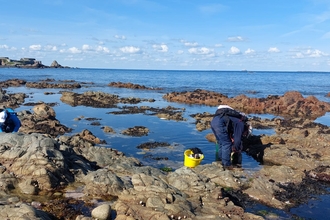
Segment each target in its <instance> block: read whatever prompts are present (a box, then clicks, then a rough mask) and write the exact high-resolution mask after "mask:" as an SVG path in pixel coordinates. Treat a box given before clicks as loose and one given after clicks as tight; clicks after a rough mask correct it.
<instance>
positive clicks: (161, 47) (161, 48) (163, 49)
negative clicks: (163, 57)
mask: <svg viewBox="0 0 330 220" xmlns="http://www.w3.org/2000/svg"><path fill="white" fill-rule="evenodd" d="M152 47H153V48H154V49H155V50H157V51H159V52H167V51H168V46H167V45H166V44H160V45H157V44H154V45H152Z"/></svg>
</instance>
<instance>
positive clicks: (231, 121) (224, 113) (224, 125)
mask: <svg viewBox="0 0 330 220" xmlns="http://www.w3.org/2000/svg"><path fill="white" fill-rule="evenodd" d="M246 121H247V117H246V116H245V115H244V114H243V113H240V112H238V111H235V110H234V109H233V108H232V107H230V106H228V105H220V106H219V107H218V109H217V111H216V113H215V115H214V117H213V119H212V121H211V129H212V131H213V133H214V135H215V137H216V140H217V144H218V146H219V151H218V158H219V159H220V160H221V162H222V165H223V166H224V168H225V169H228V170H230V169H233V165H235V166H237V167H241V166H242V154H241V152H242V150H243V145H242V137H243V136H247V135H248V133H249V131H250V129H251V127H250V126H249V125H248V124H247V123H246ZM234 163H235V164H234Z"/></svg>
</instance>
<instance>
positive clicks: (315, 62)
mask: <svg viewBox="0 0 330 220" xmlns="http://www.w3.org/2000/svg"><path fill="white" fill-rule="evenodd" d="M0 5H1V13H0V57H1V56H5V57H9V58H11V59H20V58H22V57H31V58H36V59H37V60H40V61H42V63H43V64H45V65H50V64H51V62H52V61H53V60H56V61H57V62H58V63H60V64H61V65H64V66H71V67H80V68H114V69H171V70H243V69H247V70H256V71H257V70H267V71H272V70H274V71H330V1H329V0H227V1H224V0H223V1H220V0H157V1H156V0H107V1H106V0H102V1H101V0H93V1H92V0H79V1H78V0H37V1H29V0H15V1H8V0H6V1H5V0H0Z"/></svg>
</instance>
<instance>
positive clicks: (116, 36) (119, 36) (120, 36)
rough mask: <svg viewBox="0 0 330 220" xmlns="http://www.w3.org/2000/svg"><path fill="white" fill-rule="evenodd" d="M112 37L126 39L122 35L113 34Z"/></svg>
mask: <svg viewBox="0 0 330 220" xmlns="http://www.w3.org/2000/svg"><path fill="white" fill-rule="evenodd" d="M114 38H116V39H120V40H126V37H125V36H124V35H117V34H116V35H115V36H114Z"/></svg>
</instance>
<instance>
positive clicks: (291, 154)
mask: <svg viewBox="0 0 330 220" xmlns="http://www.w3.org/2000/svg"><path fill="white" fill-rule="evenodd" d="M74 83H75V82H71V84H74ZM13 85H14V84H13ZM15 85H16V84H15ZM24 85H25V84H24V83H23V84H21V85H20V86H24ZM33 85H39V84H38V83H35V84H33ZM42 85H46V84H44V83H43V84H42ZM55 85H56V86H57V87H58V88H61V87H62V86H61V84H58V83H54V84H53V86H55ZM47 86H48V84H47V85H46V88H48V87H47ZM63 86H64V85H63ZM65 86H67V85H65ZM139 88H144V87H139ZM44 89H45V88H44ZM68 89H69V88H68ZM125 89H127V88H122V90H121V91H125ZM42 91H47V90H42ZM174 93H175V92H174ZM182 94H183V95H186V94H187V93H177V95H178V96H177V97H178V98H180V95H182ZM66 95H69V94H66ZM66 95H65V96H64V95H63V96H62V97H63V98H62V99H63V101H62V102H63V103H66V104H68V105H70V106H71V105H72V106H75V107H77V106H82V108H84V107H85V108H86V109H88V107H89V105H87V104H88V103H94V104H95V106H93V108H100V107H102V105H100V106H98V105H97V103H99V104H100V103H102V102H103V101H106V102H107V100H108V99H105V98H104V97H106V96H105V95H107V94H103V93H96V92H90V93H86V94H85V96H80V95H79V94H76V93H72V97H75V99H72V98H70V97H71V96H66ZM172 95H173V94H171V93H170V94H168V96H172ZM197 95H198V94H195V95H194V97H196V98H198V96H197ZM9 97H10V96H9ZM64 97H65V100H72V101H73V102H72V103H71V102H68V101H65V100H64ZM97 97H99V99H94V98H97ZM120 98H121V97H120ZM273 98H274V100H273V102H274V103H273V106H276V105H278V104H277V102H276V99H275V98H276V97H273ZM279 98H282V99H285V97H284V96H283V97H279ZM83 100H85V101H87V103H86V104H84V102H83ZM124 100H125V99H123V101H124ZM130 100H131V101H136V100H138V99H130ZM198 100H199V99H198ZM231 100H232V101H235V98H233V99H231ZM288 100H294V101H292V102H290V103H291V104H290V108H289V109H298V110H301V109H302V110H303V109H306V106H305V107H304V105H302V103H308V100H309V99H305V98H303V99H301V97H300V95H298V94H296V96H290V98H289V99H288ZM190 101H191V99H190ZM259 101H265V100H262V99H261V100H259ZM312 101H315V100H312ZM125 102H126V101H125ZM236 102H237V103H239V102H240V101H239V100H236ZM169 103H173V102H169ZM283 103H285V102H283ZM298 103H300V104H299V106H300V107H298V108H293V106H295V105H297V104H298ZM18 104H19V103H18ZM31 104H33V103H31ZM49 104H50V103H49ZM136 104H138V103H136ZM136 104H133V105H136ZM150 105H151V104H150ZM259 105H260V103H259ZM318 105H319V104H315V103H314V104H312V103H310V106H318ZM33 106H36V107H38V108H40V104H38V103H34V104H33ZM46 106H47V105H46ZM46 106H45V108H46ZM47 108H49V107H47ZM119 109H120V108H119ZM127 109H128V108H122V109H121V111H122V112H125V111H127ZM134 109H136V108H134ZM270 109H271V108H270ZM148 110H149V109H148ZM38 112H40V113H41V112H44V111H36V110H35V109H34V111H33V113H32V114H27V113H24V112H22V115H21V117H22V121H24V122H25V123H26V124H24V125H23V128H25V129H26V130H24V129H23V128H22V129H23V130H22V132H23V133H24V137H25V138H27V139H28V138H30V136H31V137H33V135H32V134H30V132H31V128H35V129H36V128H38V127H39V126H38V125H37V124H35V125H33V124H32V125H31V124H30V123H31V122H34V121H35V122H37V121H38V120H40V119H38V118H39V117H40V116H39V115H38V114H37V113H38ZM58 113H59V112H57V114H58ZM86 114H87V112H85V114H84V115H86ZM126 114H133V112H131V113H129V112H126ZM301 115H306V114H301ZM33 117H35V119H34V118H33ZM95 117H96V119H95V120H96V121H97V118H98V117H99V116H96V115H95ZM146 117H155V116H152V114H149V115H147V116H146ZM161 117H163V115H162V116H161ZM209 117H210V116H209V115H207V114H205V115H204V114H200V115H196V121H199V122H204V124H205V128H207V122H208V120H209V119H208V118H209ZM42 118H43V120H47V118H49V117H45V116H43V117H42ZM36 119H38V120H36ZM71 120H72V119H71ZM301 120H303V122H302V121H301ZM153 121H157V118H154V119H153ZM40 122H42V123H43V124H45V122H44V121H40ZM252 122H253V123H254V127H255V128H258V127H272V128H274V129H275V130H276V131H277V132H276V134H275V135H266V136H256V137H254V138H255V139H252V140H251V143H250V144H248V145H251V146H252V147H251V146H250V148H249V149H246V150H247V152H249V153H250V154H253V153H254V154H255V155H256V156H258V155H259V156H260V155H262V156H263V157H264V158H263V159H264V160H265V161H268V163H270V164H273V163H274V164H276V166H271V167H263V168H262V169H261V170H260V171H256V172H255V173H253V175H252V176H250V174H248V173H246V172H245V171H244V170H235V171H233V172H229V171H226V170H223V169H222V167H221V165H220V164H216V163H209V164H202V165H200V166H198V167H196V169H193V170H190V169H186V168H185V167H181V168H179V169H177V170H175V171H173V172H170V173H168V174H166V175H165V174H164V173H159V172H160V171H159V169H155V168H152V167H149V166H141V165H138V164H139V162H137V161H136V160H135V162H134V164H135V165H132V164H131V162H129V163H128V161H126V162H124V161H122V162H123V163H119V162H118V160H124V158H121V157H118V156H119V155H122V153H121V152H119V151H118V149H111V150H109V152H116V154H117V156H116V155H112V154H109V152H108V151H106V150H105V149H103V148H102V146H104V144H101V145H99V143H100V142H97V141H101V140H100V138H98V137H96V136H95V135H94V137H93V134H91V133H90V132H88V131H84V132H81V133H79V134H78V135H77V134H75V135H72V136H70V137H65V136H64V135H63V136H62V135H60V137H59V139H54V140H55V141H60V142H59V144H62V151H60V153H61V154H63V155H65V157H68V156H69V158H70V156H77V155H81V156H83V157H84V158H87V161H81V164H84V166H85V167H88V165H87V164H88V163H92V164H95V163H96V165H97V166H96V167H89V168H88V169H90V170H89V172H90V176H92V175H95V178H96V177H97V176H99V174H102V175H104V176H107V175H109V171H111V172H112V173H113V174H114V175H115V176H113V178H115V179H118V178H119V179H120V180H121V181H122V182H123V183H125V184H127V185H125V190H124V189H123V188H120V190H118V189H116V188H111V187H109V186H108V185H109V183H108V185H107V186H104V185H103V184H104V183H101V182H94V183H90V182H88V183H87V182H85V181H87V180H86V179H85V180H84V178H83V176H84V175H83V174H82V173H81V172H82V171H84V170H82V168H75V169H73V168H72V167H71V169H73V170H75V172H78V173H79V174H80V175H82V176H79V178H78V176H76V178H77V180H79V181H82V182H84V183H85V185H86V186H87V188H85V190H86V191H84V194H87V193H88V194H89V195H94V198H95V197H99V196H101V195H108V196H114V195H115V196H118V197H119V199H118V200H116V201H115V203H114V204H113V202H111V204H113V205H112V208H113V209H114V210H116V212H117V216H124V215H126V214H131V215H133V216H138V214H137V213H140V212H139V211H138V210H141V211H144V212H143V213H144V216H145V217H146V216H148V214H147V212H152V213H154V214H160V213H163V212H161V211H158V212H154V211H153V208H155V207H154V205H153V203H152V201H150V200H148V199H149V198H152V199H154V198H156V199H158V198H159V199H160V200H162V199H164V198H165V195H161V196H159V195H158V196H156V195H154V194H152V190H153V187H152V186H153V183H152V182H150V185H146V186H143V187H144V189H145V190H146V191H143V192H144V194H145V195H141V194H140V191H139V189H140V187H141V186H140V185H139V183H140V180H141V181H142V182H144V183H146V182H148V179H150V178H151V179H156V180H157V182H161V180H166V181H165V183H162V184H166V185H162V186H159V187H158V188H159V190H163V189H164V188H165V189H166V187H168V188H169V189H171V190H174V191H167V193H168V194H171V195H172V196H173V197H177V196H178V195H179V194H180V195H182V194H183V193H185V194H187V195H189V196H190V199H187V198H185V201H187V202H190V203H191V204H195V205H197V206H199V205H201V204H200V202H198V201H195V200H194V199H193V198H194V196H196V195H197V194H198V195H202V200H203V203H204V205H203V206H204V208H205V209H210V208H212V207H213V208H215V207H217V210H226V209H230V207H231V208H233V209H230V210H232V211H233V210H236V211H237V213H240V214H238V216H241V217H242V215H249V214H248V213H244V212H242V209H240V208H239V206H238V205H236V204H234V203H230V201H231V200H230V198H232V197H230V196H229V195H232V196H233V195H235V196H239V191H241V190H242V189H243V192H244V193H246V194H248V195H250V196H252V197H254V198H258V199H259V200H260V201H262V202H264V203H269V205H270V206H274V207H277V208H280V209H285V207H287V206H290V205H294V204H285V201H286V199H289V197H288V196H289V195H286V194H285V193H287V192H289V191H290V192H295V193H299V192H296V191H297V190H300V191H301V189H302V188H303V186H306V185H303V184H300V183H302V179H303V178H309V177H313V179H315V178H324V177H326V176H327V175H328V173H327V171H326V170H321V169H320V168H319V167H320V162H319V161H320V159H321V158H326V157H327V156H328V153H327V152H324V153H325V154H324V155H319V156H320V158H319V159H318V157H317V155H316V154H317V153H318V152H319V149H318V148H315V147H316V146H320V145H321V146H323V144H326V143H327V138H328V136H327V135H325V134H326V133H327V132H328V130H327V129H328V128H327V127H321V126H319V125H318V124H314V123H312V122H311V121H310V120H308V119H305V118H302V117H298V118H295V117H293V118H292V119H290V120H288V119H286V120H284V119H276V120H271V121H269V120H261V119H258V118H254V119H252ZM58 123H59V122H57V123H55V125H56V126H60V124H58ZM50 124H54V122H52V123H50ZM199 124H200V123H199ZM302 124H303V125H302ZM109 126H111V124H109ZM55 128H56V127H55ZM55 128H54V129H55ZM196 128H197V123H196ZM86 129H88V126H86ZM56 130H58V129H56ZM306 130H307V132H306ZM33 132H34V133H35V132H36V133H41V134H44V131H43V130H33ZM49 134H50V133H48V135H49ZM306 134H307V136H306ZM323 134H324V135H323ZM8 137H9V136H8ZM11 138H12V137H11ZM78 138H79V139H80V138H82V139H83V140H85V141H87V140H88V142H89V143H94V144H93V145H89V144H87V143H86V145H84V147H83V148H81V147H79V146H76V145H74V143H77V142H75V141H73V140H75V139H78ZM83 140H81V141H83ZM4 141H5V140H4ZM7 141H8V140H7ZM306 143H308V146H306ZM315 143H317V145H316V144H315ZM268 145H269V147H268ZM64 146H66V147H64ZM100 147H101V148H100ZM132 147H134V145H133V146H132ZM173 147H175V146H173ZM48 148H49V149H51V148H50V146H48V147H46V149H48ZM306 148H308V151H307V150H306ZM64 149H74V152H75V153H74V152H72V153H71V154H65V152H67V151H70V150H64ZM101 149H102V150H101ZM94 150H95V151H102V154H103V155H102V157H101V156H98V157H97V158H93V157H92V156H91V155H92V154H91V153H92V152H93V151H94ZM81 151H83V152H81ZM105 151H106V152H105ZM253 151H255V152H253ZM314 151H315V152H314ZM70 152H71V151H70ZM297 152H299V153H297ZM60 153H59V154H60ZM310 155H314V156H313V157H312V158H310V157H311V156H310ZM65 157H64V158H65ZM105 157H109V159H111V161H112V160H115V161H117V162H118V163H116V164H113V162H111V161H110V160H105ZM114 158H118V159H114ZM120 158H121V159H120ZM58 159H59V160H61V159H60V158H58ZM64 161H66V160H64ZM105 161H106V162H105ZM306 161H307V162H306ZM48 163H50V161H49V162H48ZM65 163H66V166H68V167H70V166H71V165H70V166H69V163H68V161H66V162H65ZM324 163H325V162H323V165H326V164H324ZM3 164H5V163H4V162H3ZM279 164H280V165H279ZM137 165H138V166H137ZM306 165H308V167H306ZM5 166H6V165H5ZM49 166H52V164H51V163H50V164H49ZM311 166H312V167H314V168H315V169H314V168H313V169H311ZM100 167H101V168H100ZM118 167H120V168H121V169H118ZM138 167H141V168H138ZM6 168H7V169H8V171H9V170H10V169H13V168H10V167H9V166H8V167H7V166H6ZM146 169H148V170H149V171H148V172H147V173H149V175H146V176H145V171H143V170H146ZM301 169H305V170H307V171H309V173H308V175H306V176H304V175H303V172H302V170H301ZM123 170H125V172H123ZM63 172H68V170H66V169H64V170H63ZM122 172H123V173H122ZM92 173H93V174H92ZM150 173H151V174H150ZM68 175H69V174H68ZM70 175H72V174H70ZM90 176H89V177H90ZM127 176H128V177H129V179H131V181H129V182H127V180H126V179H125V178H126V177H127ZM237 176H239V177H237ZM256 176H258V178H256ZM158 177H161V180H159V179H158ZM192 177H196V179H194V178H192ZM34 178H37V179H38V178H41V177H37V176H36V177H34ZM226 178H227V180H225V179H226ZM111 179H112V178H111ZM270 179H271V180H272V181H270ZM174 180H175V181H179V183H176V182H175V181H174ZM247 180H248V181H247ZM324 180H326V178H325V179H324ZM62 181H63V183H65V182H66V181H64V180H62ZM109 181H110V180H109ZM288 181H289V182H288ZM310 181H311V180H310ZM41 182H42V181H41V180H40V183H41ZM317 182H318V181H315V182H311V183H313V184H314V185H317ZM195 183H198V184H199V185H200V186H201V188H199V187H196V185H195ZM288 183H294V184H297V185H296V186H297V189H296V188H295V187H296V186H291V185H290V186H291V188H287V189H282V188H281V187H280V186H281V184H288ZM116 184H119V183H114V185H116ZM131 184H133V186H132V185H131ZM148 184H149V183H148ZM110 185H111V184H110ZM185 185H188V186H189V187H187V188H183V187H182V186H185ZM41 186H42V185H40V186H39V187H41ZM64 186H65V185H64ZM100 186H102V187H106V188H107V189H108V191H107V192H103V191H100V190H101V189H99V188H102V187H100ZM117 186H118V185H117ZM219 186H221V187H219ZM261 186H265V188H268V189H269V191H260V190H261V189H262V187H261ZM173 187H175V188H176V189H173ZM223 187H225V188H226V187H228V188H231V190H229V191H227V192H224V195H223V196H222V197H221V198H220V197H219V193H220V192H221V188H223ZM299 187H300V188H299ZM96 188H98V189H96ZM178 189H179V192H178V191H176V190H178ZM192 189H194V190H192ZM205 189H206V190H205ZM280 189H281V190H280ZM307 189H309V188H308V187H305V188H304V191H301V192H304V194H305V195H308V193H309V192H307V191H306V190H307ZM50 190H52V189H50ZM126 190H127V191H128V192H127V191H126ZM278 190H280V191H278ZM320 190H321V188H320ZM64 191H65V190H64ZM109 192H110V193H109ZM146 192H147V193H146ZM280 192H281V194H278V193H280ZM127 193H128V194H127ZM131 193H132V194H131ZM195 193H196V194H195ZM134 194H135V196H133V195H134ZM210 195H216V196H218V197H215V198H213V199H211V198H208V197H209V196H210ZM265 195H266V196H265ZM297 195H299V194H297ZM163 196H164V197H163ZM274 196H275V197H274ZM273 197H274V199H272V200H269V199H270V198H273ZM133 198H134V200H133V201H132V199H133ZM225 198H227V199H225ZM239 198H240V197H239ZM297 198H298V197H297ZM180 199H181V197H180ZM224 199H225V200H227V204H225V203H224V204H222V201H224ZM228 199H229V200H228ZM241 199H243V198H241ZM306 199H307V198H306ZM103 201H106V200H103ZM134 201H135V202H137V203H139V201H142V204H143V205H144V206H142V205H138V206H136V205H137V204H135V203H134ZM231 202H232V201H231ZM291 202H294V201H292V200H291ZM219 203H221V204H222V205H219ZM229 203H230V207H228V204H229ZM168 204H170V205H173V206H176V207H182V206H183V207H184V208H182V209H181V213H180V215H181V216H190V217H191V218H192V219H194V218H193V217H192V216H199V217H201V216H203V214H202V213H199V212H197V211H196V212H194V213H192V211H191V210H190V209H189V208H188V207H187V206H185V204H187V203H185V202H184V203H182V204H181V203H180V204H179V203H175V202H174V201H170V200H169V203H168ZM205 204H206V205H205ZM233 204H234V206H231V205H233ZM201 206H202V205H201ZM120 207H127V208H131V209H132V210H134V211H135V212H136V213H135V212H133V213H127V212H126V211H124V210H121V209H120ZM194 207H195V206H194ZM155 209H157V210H162V209H164V207H158V206H157V207H156V208H155ZM165 210H167V211H166V213H170V211H169V210H168V209H165ZM172 213H173V212H172ZM208 213H209V214H210V213H211V212H210V210H209V211H208ZM243 213H244V214H243ZM170 215H171V214H170ZM170 215H169V216H170ZM173 215H175V213H173ZM231 215H233V213H231ZM255 218H256V219H258V216H255Z"/></svg>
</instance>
